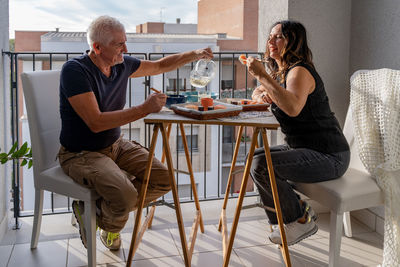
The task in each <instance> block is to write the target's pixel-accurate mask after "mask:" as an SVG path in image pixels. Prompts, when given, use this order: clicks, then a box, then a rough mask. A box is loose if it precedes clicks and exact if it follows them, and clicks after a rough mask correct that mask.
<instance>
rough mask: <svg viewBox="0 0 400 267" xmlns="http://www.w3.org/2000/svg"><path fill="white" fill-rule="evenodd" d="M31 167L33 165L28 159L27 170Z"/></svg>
mask: <svg viewBox="0 0 400 267" xmlns="http://www.w3.org/2000/svg"><path fill="white" fill-rule="evenodd" d="M32 165H33V161H32V160H31V159H30V160H29V163H28V169H30V168H31V167H32Z"/></svg>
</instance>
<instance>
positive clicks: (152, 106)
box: [143, 93, 167, 113]
mask: <svg viewBox="0 0 400 267" xmlns="http://www.w3.org/2000/svg"><path fill="white" fill-rule="evenodd" d="M166 101H167V95H166V94H163V93H155V94H151V95H149V97H148V98H147V99H146V101H145V102H144V103H143V109H144V111H145V113H157V112H159V111H160V110H161V109H162V107H163V106H164V105H165V102H166Z"/></svg>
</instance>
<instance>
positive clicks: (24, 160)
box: [21, 159, 28, 167]
mask: <svg viewBox="0 0 400 267" xmlns="http://www.w3.org/2000/svg"><path fill="white" fill-rule="evenodd" d="M27 163H28V161H27V160H26V159H23V160H22V162H21V167H22V166H25V165H26V164H27Z"/></svg>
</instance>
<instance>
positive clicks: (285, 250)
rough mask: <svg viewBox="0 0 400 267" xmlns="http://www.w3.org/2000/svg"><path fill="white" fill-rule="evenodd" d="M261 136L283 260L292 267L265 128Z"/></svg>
mask: <svg viewBox="0 0 400 267" xmlns="http://www.w3.org/2000/svg"><path fill="white" fill-rule="evenodd" d="M261 135H262V138H263V143H264V151H265V158H266V160H267V166H268V173H269V180H270V183H271V191H272V196H273V198H274V204H275V211H276V217H277V218H278V225H279V230H280V233H281V239H282V245H281V246H280V249H281V252H282V255H283V259H284V260H285V263H286V266H288V267H290V266H291V263H290V255H289V249H288V245H287V241H286V233H285V229H284V227H283V226H284V224H283V219H282V211H281V205H280V202H279V195H278V189H277V187H276V180H275V173H274V168H273V166H272V159H271V152H270V151H269V145H268V138H267V135H266V133H265V129H264V128H263V129H261Z"/></svg>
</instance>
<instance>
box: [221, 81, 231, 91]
mask: <svg viewBox="0 0 400 267" xmlns="http://www.w3.org/2000/svg"><path fill="white" fill-rule="evenodd" d="M232 88H233V81H232V80H221V90H225V89H232Z"/></svg>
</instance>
